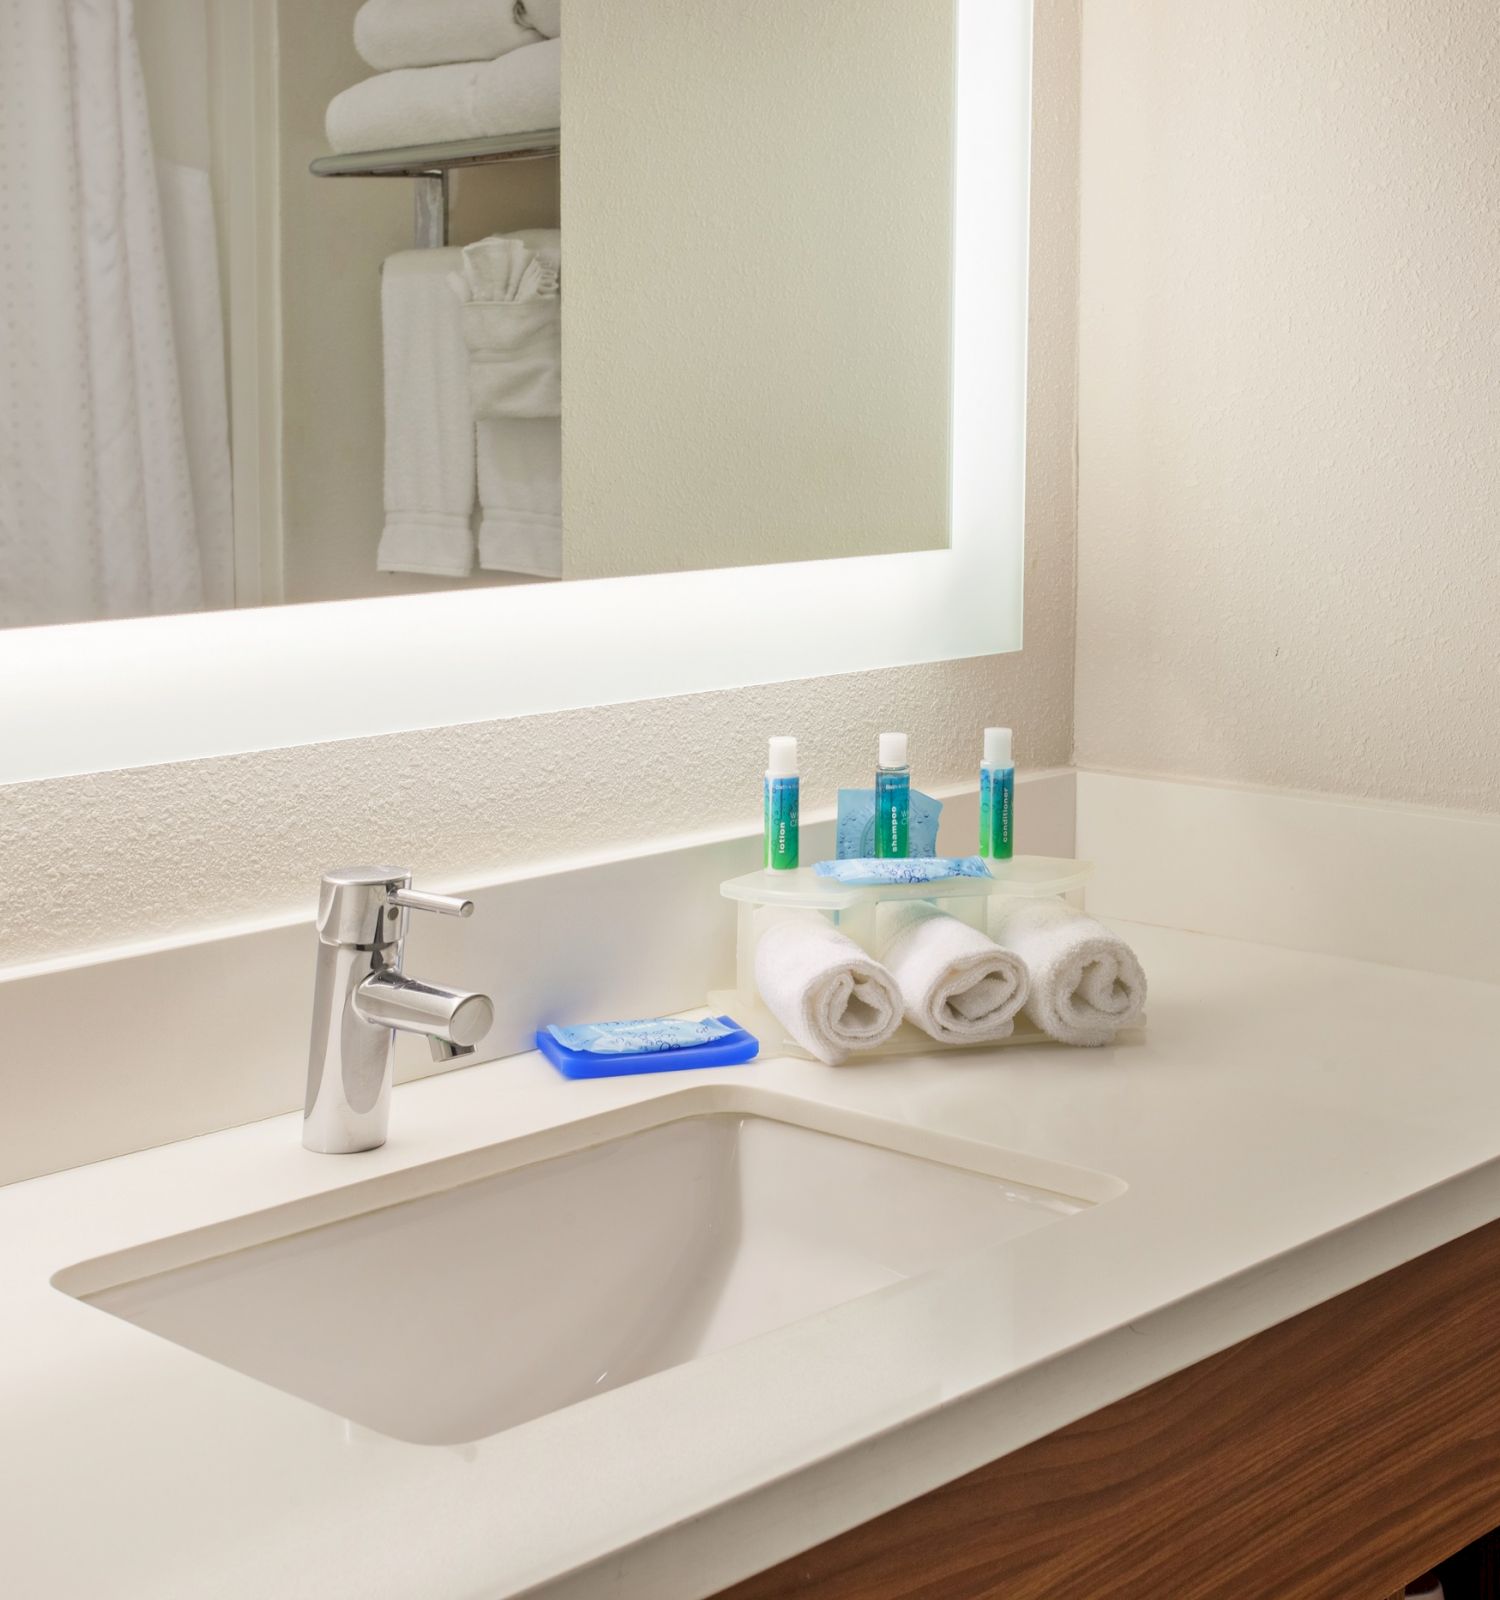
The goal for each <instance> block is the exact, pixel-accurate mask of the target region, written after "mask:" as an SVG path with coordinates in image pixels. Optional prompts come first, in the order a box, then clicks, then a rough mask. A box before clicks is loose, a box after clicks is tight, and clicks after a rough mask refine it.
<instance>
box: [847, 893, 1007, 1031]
mask: <svg viewBox="0 0 1500 1600" xmlns="http://www.w3.org/2000/svg"><path fill="white" fill-rule="evenodd" d="M879 931H880V953H881V958H882V959H883V961H884V962H885V965H886V967H887V968H888V969H889V971H890V974H891V976H892V977H893V978H894V979H895V980H896V985H897V987H898V988H899V989H900V991H901V999H902V1003H903V1005H904V1006H905V1010H906V1019H907V1021H908V1022H913V1023H915V1024H916V1025H917V1027H919V1028H920V1029H922V1031H923V1032H924V1033H929V1034H931V1035H932V1037H933V1038H934V1039H936V1040H938V1041H939V1042H940V1043H942V1044H993V1043H994V1042H995V1041H996V1040H998V1039H1005V1038H1008V1037H1009V1036H1010V1034H1011V1033H1012V1032H1013V1031H1014V1029H1015V1015H1016V1013H1017V1012H1018V1011H1019V1010H1020V1009H1021V1007H1022V1006H1023V1005H1025V1003H1026V995H1027V992H1028V990H1029V989H1030V987H1031V983H1030V979H1029V977H1028V976H1027V972H1026V963H1025V962H1024V961H1022V959H1021V958H1020V956H1018V955H1017V954H1016V953H1015V952H1014V951H1012V950H1004V949H1002V948H1001V947H1000V946H999V945H997V944H996V943H995V942H994V940H993V939H987V938H986V937H985V936H984V934H982V933H981V932H980V931H979V930H978V929H977V928H971V927H970V926H969V925H968V923H966V922H960V921H959V920H958V918H957V917H951V916H948V915H947V914H946V913H945V912H942V911H939V910H938V908H937V907H936V906H935V905H933V904H932V902H931V901H929V900H900V901H892V902H889V903H887V904H885V905H883V906H881V907H880V920H879Z"/></svg>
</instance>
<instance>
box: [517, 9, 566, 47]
mask: <svg viewBox="0 0 1500 1600" xmlns="http://www.w3.org/2000/svg"><path fill="white" fill-rule="evenodd" d="M516 13H517V15H518V16H519V17H521V18H523V19H524V20H525V21H526V22H528V23H530V25H531V26H532V27H533V28H535V29H536V30H537V32H538V33H545V34H546V35H547V37H548V38H549V39H556V38H559V37H560V36H561V34H562V0H518V4H517V6H516Z"/></svg>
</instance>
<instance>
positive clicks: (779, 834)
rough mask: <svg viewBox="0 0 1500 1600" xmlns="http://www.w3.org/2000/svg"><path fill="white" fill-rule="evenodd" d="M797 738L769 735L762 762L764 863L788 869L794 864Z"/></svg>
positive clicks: (797, 786) (795, 847)
mask: <svg viewBox="0 0 1500 1600" xmlns="http://www.w3.org/2000/svg"><path fill="white" fill-rule="evenodd" d="M800 787H801V785H800V780H799V779H798V777H797V741H796V740H795V739H785V738H780V739H772V740H771V751H770V759H769V760H768V761H767V762H766V789H765V806H766V862H765V864H766V867H767V868H768V869H769V870H770V871H772V872H790V871H792V870H793V868H795V867H796V865H797V848H798V839H797V810H798V800H799V796H798V791H799V789H800Z"/></svg>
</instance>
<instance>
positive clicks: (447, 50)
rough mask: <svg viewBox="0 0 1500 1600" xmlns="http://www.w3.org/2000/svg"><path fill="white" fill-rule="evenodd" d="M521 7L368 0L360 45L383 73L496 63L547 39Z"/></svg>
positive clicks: (467, 0)
mask: <svg viewBox="0 0 1500 1600" xmlns="http://www.w3.org/2000/svg"><path fill="white" fill-rule="evenodd" d="M516 10H517V8H516V6H515V5H514V3H513V0H365V3H364V4H363V5H362V6H361V7H360V8H359V10H358V11H357V12H356V13H355V16H354V48H355V49H356V50H358V51H359V53H360V55H361V56H362V57H363V58H364V59H365V60H366V61H367V62H368V63H369V64H370V65H371V66H372V67H374V68H375V69H376V71H377V72H394V71H396V70H397V69H398V68H400V67H435V66H441V65H443V64H445V63H447V62H453V61H493V60H494V59H495V58H496V57H497V56H503V55H508V54H509V53H510V52H511V51H512V50H520V49H522V48H523V47H524V46H526V45H528V44H539V43H540V42H541V40H542V38H543V35H542V34H540V33H538V32H537V31H536V29H535V28H529V27H527V26H526V25H525V23H524V22H522V21H520V20H519V19H518V18H517V16H516Z"/></svg>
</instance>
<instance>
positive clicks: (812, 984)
mask: <svg viewBox="0 0 1500 1600" xmlns="http://www.w3.org/2000/svg"><path fill="white" fill-rule="evenodd" d="M755 983H756V987H757V988H758V989H759V990H760V997H761V999H762V1000H764V1001H765V1003H766V1005H767V1006H768V1007H769V1008H770V1011H771V1014H772V1015H773V1016H774V1017H775V1018H776V1019H777V1021H778V1022H780V1023H781V1025H782V1026H783V1027H784V1028H785V1029H786V1031H787V1032H788V1033H789V1034H791V1036H792V1038H794V1039H795V1040H796V1041H797V1043H798V1044H800V1045H801V1046H802V1047H803V1048H804V1049H805V1050H809V1051H811V1052H812V1054H813V1055H815V1056H816V1057H817V1058H818V1060H819V1061H825V1062H827V1063H828V1065H829V1066H837V1065H838V1064H839V1062H841V1061H843V1060H844V1059H845V1058H846V1057H848V1056H849V1055H850V1054H852V1053H853V1052H855V1051H858V1050H873V1049H875V1047H876V1046H877V1045H882V1044H884V1043H885V1041H886V1040H887V1039H889V1038H890V1036H891V1035H892V1034H893V1033H894V1032H895V1031H896V1029H897V1028H899V1027H900V1026H901V991H900V990H899V989H897V987H896V981H895V979H894V978H892V977H891V975H890V973H889V972H887V971H886V970H885V968H884V967H883V966H881V965H880V963H879V962H878V961H876V960H875V958H874V957H873V956H869V955H866V954H865V952H864V951H863V950H862V949H860V947H859V946H858V945H857V944H855V942H854V941H853V940H852V939H850V938H849V937H848V936H847V935H846V934H842V933H840V932H839V931H838V929H837V928H835V927H834V926H833V924H832V923H830V922H829V921H827V920H826V918H824V917H822V916H820V915H819V914H818V913H817V912H816V911H809V912H801V913H794V914H791V915H787V916H784V917H781V918H779V919H775V918H774V917H773V919H772V920H771V921H770V926H769V927H767V928H766V929H765V931H764V932H763V933H762V934H761V937H760V940H759V942H758V943H757V945H756V947H755Z"/></svg>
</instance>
